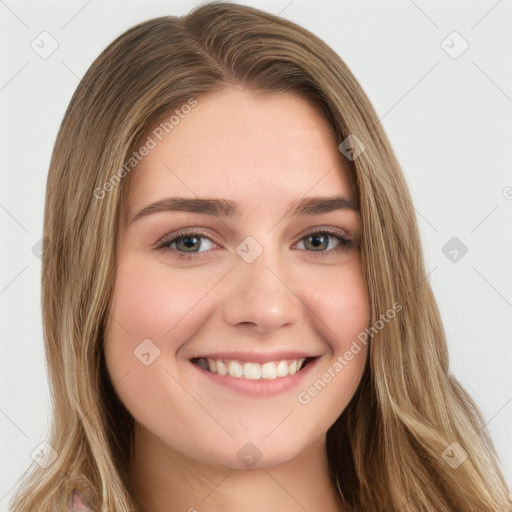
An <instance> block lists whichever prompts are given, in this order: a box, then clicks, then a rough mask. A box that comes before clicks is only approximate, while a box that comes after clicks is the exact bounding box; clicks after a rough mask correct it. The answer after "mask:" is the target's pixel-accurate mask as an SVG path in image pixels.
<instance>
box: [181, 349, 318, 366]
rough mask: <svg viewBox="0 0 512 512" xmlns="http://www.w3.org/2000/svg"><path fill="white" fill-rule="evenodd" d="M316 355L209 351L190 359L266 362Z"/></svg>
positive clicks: (302, 352) (283, 352) (288, 352)
mask: <svg viewBox="0 0 512 512" xmlns="http://www.w3.org/2000/svg"><path fill="white" fill-rule="evenodd" d="M312 357H318V356H317V355H314V354H309V353H307V352H304V351H300V350H295V351H281V352H272V353H261V352H259V353H251V352H209V353H207V354H201V355H197V356H195V357H192V358H191V359H199V358H203V359H214V360H218V359H222V360H228V361H243V362H247V363H268V362H271V361H283V360H285V359H291V360H293V359H302V358H305V359H308V358H312Z"/></svg>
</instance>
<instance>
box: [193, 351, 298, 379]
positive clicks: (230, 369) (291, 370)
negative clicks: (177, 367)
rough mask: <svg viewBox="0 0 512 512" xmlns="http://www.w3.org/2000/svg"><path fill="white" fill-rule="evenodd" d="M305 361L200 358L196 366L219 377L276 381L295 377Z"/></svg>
mask: <svg viewBox="0 0 512 512" xmlns="http://www.w3.org/2000/svg"><path fill="white" fill-rule="evenodd" d="M305 360H306V359H305V358H304V357H303V358H301V359H285V360H282V361H271V362H268V363H263V364H259V363H242V362H240V361H223V360H222V359H217V360H214V359H210V358H208V359H205V358H203V357H200V358H199V359H197V360H196V362H197V364H198V365H199V366H201V368H204V369H205V370H209V371H210V372H212V373H218V374H219V375H230V376H231V377H239V378H244V379H252V380H259V379H276V378H278V377H287V376H288V375H295V374H296V373H297V372H298V371H299V370H300V369H301V368H302V366H303V365H304V361H305Z"/></svg>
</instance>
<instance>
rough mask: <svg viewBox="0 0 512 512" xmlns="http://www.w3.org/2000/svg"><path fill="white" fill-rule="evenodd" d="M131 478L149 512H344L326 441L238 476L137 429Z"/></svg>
mask: <svg viewBox="0 0 512 512" xmlns="http://www.w3.org/2000/svg"><path fill="white" fill-rule="evenodd" d="M129 475H130V478H131V481H132V486H133V490H134V491H135V494H136V496H137V497H138V500H139V501H140V504H141V506H142V507H143V510H144V511H145V512H175V511H188V512H203V511H208V512H221V511H225V510H243V511H244V512H260V511H261V510H268V511H273V510H279V511H280V512H297V511H301V510H322V511H324V512H340V511H342V510H343V507H342V505H341V501H340V498H339V496H338V494H337V492H336V491H335V488H334V486H333V484H332V482H331V480H330V478H329V473H328V466H327V456H326V453H325V436H323V437H322V438H320V439H318V440H317V441H315V442H314V443H313V444H312V445H310V447H309V448H308V449H307V450H306V451H304V452H302V453H301V454H300V455H299V456H297V457H296V458H294V459H292V460H289V461H286V462H284V463H282V464H279V465H276V466H269V467H266V468H257V469H244V470H239V469H231V468H228V467H226V466H221V465H211V464H207V463H204V462H201V461H199V460H195V459H191V458H189V457H187V456H186V455H184V454H182V453H180V452H178V451H176V450H173V449H172V448H170V447H169V446H167V445H165V444H163V443H162V441H161V440H159V439H158V438H157V437H155V436H154V435H153V434H151V432H149V431H148V430H146V429H145V428H143V427H141V426H140V425H137V428H136V429H135V450H134V456H133V460H132V463H131V465H130V467H129ZM171 507H172V508H171Z"/></svg>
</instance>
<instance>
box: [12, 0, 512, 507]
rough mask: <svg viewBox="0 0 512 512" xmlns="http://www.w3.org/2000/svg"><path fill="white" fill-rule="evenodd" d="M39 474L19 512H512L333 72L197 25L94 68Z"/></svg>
mask: <svg viewBox="0 0 512 512" xmlns="http://www.w3.org/2000/svg"><path fill="white" fill-rule="evenodd" d="M44 229H45V245H44V258H43V278H42V286H43V315H44V328H45V343H46V346H45V348H46V353H47V359H48V364H49V371H50V376H51V385H52V392H53V397H54V410H53V425H52V430H51V433H50V437H49V439H48V443H49V445H50V446H51V447H52V449H53V450H55V452H52V454H53V453H54V454H55V455H54V456H53V457H52V460H51V461H48V464H44V465H43V466H45V468H44V469H43V467H42V466H41V465H38V466H36V467H34V468H33V470H32V472H31V473H30V474H29V475H27V477H26V480H25V482H24V485H23V486H22V487H21V488H20V489H19V492H18V494H17V496H16V498H15V500H14V501H13V508H12V510H13V511H15V512H25V511H26V512H28V511H30V512H37V511H41V512H43V511H44V512H47V511H50V510H52V511H53V510H75V511H76V510H104V511H116V512H117V511H122V512H128V511H139V510H145V511H148V512H164V511H166V512H169V511H187V510H188V511H189V512H191V511H195V510H197V511H200V512H202V511H221V510H223V511H226V510H228V511H238V510H245V511H247V512H255V511H262V510H264V511H266V512H268V511H278V510H279V511H298V510H309V511H322V512H326V511H327V512H331V511H332V512H334V511H361V512H363V511H364V512H370V511H376V512H377V511H380V512H382V511H386V512H392V511H412V510H414V511H429V512H441V511H445V512H448V511H450V512H453V511H479V512H482V511H489V512H491V511H492V512H496V511H510V510H512V502H511V499H510V493H509V490H508V489H507V486H506V483H505V481H504V479H503V477H502V475H501V473H500V469H499V466H498V462H497V457H496V454H495V452H494V448H493V446H492V443H491V440H490V439H489V436H488V433H487V431H486V429H485V425H484V421H483V419H482V417H481V414H480V412H479V411H478V408H477V407H476V405H475V403H474V402H473V401H472V399H471V398H470V397H469V396H468V394H467V393H466V392H465V390H464V389H463V388H462V387H461V385H460V384H459V383H458V382H457V380H456V379H455V378H454V377H453V376H452V375H450V373H449V367H448V353H447V348H446V341H445V335H444V332H443V327H442V325H441V321H440V315H439V312H438V309H437V307H436V304H435V301H434V298H433V294H432V291H431V288H430V286H429V283H428V281H427V279H426V274H425V268H424V263H423V259H422V252H421V246H420V242H419V236H418V230H417V226H416V221H415V215H414V209H413V207H412V204H411V199H410V196H409V193H408V190H407V187H406V184H405V180H404V178H403V175H402V173H401V170H400V167H399V164H398V162H397V160H396V158H395V156H394V154H393V151H392V149H391V147H390V144H389V141H388V139H387V138H386V136H385V134H384V133H383V130H382V127H381V126H380V124H379V122H378V118H377V116H376V114H375V112H374V110H373V108H372V107H371V105H370V103H369V101H368V99H367V97H366V96H365V94H364V92H363V91H362V89H361V87H360V86H359V85H358V83H357V81H356V80H355V78H354V77H353V75H352V74H351V73H350V71H349V70H348V69H347V67H346V65H345V64H344V63H343V61H342V60H341V59H340V58H339V57H338V56H337V55H336V54H335V53H334V52H333V51H332V50H331V49H330V48H329V47H327V46H326V45H325V44H324V43H323V42H322V41H320V40H319V39H318V38H317V37H315V36H314V35H312V34H311V33H309V32H307V31H306V30H304V29H303V28H300V27H298V26H296V25H294V24H293V23H291V22H288V21H286V20H283V19H281V18H278V17H275V16H272V15H270V14H266V13H263V12H261V11H259V10H256V9H253V8H249V7H243V6H239V5H235V4H225V3H211V4H208V5H204V6H201V7H199V8H197V9H195V10H194V11H192V12H191V13H189V14H188V15H186V16H184V17H181V18H176V17H164V18H158V19H155V20H151V21H148V22H145V23H142V24H140V25H138V26H136V27H134V28H132V29H131V30H129V31H127V32H126V33H125V34H123V35H121V36H120V37H119V38H118V39H117V40H116V41H114V42H113V43H112V44H111V45H110V46H109V47H108V48H107V49H106V50H105V51H104V52H103V53H102V54H101V55H100V56H99V57H98V59H97V60H96V61H95V62H94V63H93V65H92V66H91V68H90V69H89V71H88V72H87V74H86V75H85V77H84V78H83V80H82V82H81V83H80V85H79V87H78V89H77V91H76V93H75V95H74V97H73V99H72V101H71V104H70V106H69V108H68V110H67V112H66V115H65V118H64V121H63V123H62V127H61V130H60V132H59V135H58V139H57V142H56V145H55V150H54V153H53V157H52V161H51V168H50V173H49V177H48V186H47V195H46V209H45V224H44Z"/></svg>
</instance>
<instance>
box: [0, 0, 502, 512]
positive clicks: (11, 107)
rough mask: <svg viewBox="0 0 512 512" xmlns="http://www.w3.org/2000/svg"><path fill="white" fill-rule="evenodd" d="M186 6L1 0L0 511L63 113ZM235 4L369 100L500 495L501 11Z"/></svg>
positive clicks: (23, 397)
mask: <svg viewBox="0 0 512 512" xmlns="http://www.w3.org/2000/svg"><path fill="white" fill-rule="evenodd" d="M199 3H200V2H194V1H172V2H171V1H148V2H134V1H131V2H126V1H123V2H121V1H118V2H114V1H103V0H92V1H91V0H90V1H88V2H87V1H86V0H81V1H75V0H73V1H66V2H64V1H59V2H51V1H49V2H44V3H43V2H40V3H38V2H35V1H33V2H21V1H15V0H0V34H1V35H0V38H1V43H2V44H1V66H0V119H1V122H0V129H1V136H0V144H1V147H0V152H1V153H0V156H1V158H0V162H1V181H2V186H1V190H0V226H1V229H2V231H1V233H2V237H1V249H2V250H1V267H0V268H1V270H0V307H1V313H0V318H1V338H0V339H1V344H0V365H1V366H0V383H1V388H0V432H1V445H0V461H1V462H0V464H1V468H0V512H1V511H5V510H7V505H8V501H9V499H10V497H11V495H12V490H13V488H14V486H15V485H16V480H17V478H18V477H19V476H20V474H21V473H22V472H23V471H24V470H25V468H26V467H27V466H28V464H29V463H30V462H31V454H32V453H33V451H34V449H35V448H36V447H37V446H38V445H39V444H40V443H41V442H42V441H44V439H45V438H46V435H47V432H48V427H49V392H48V386H47V380H46V369H45V362H44V353H43V344H42V334H41V315H40V267H41V265H40V260H39V258H38V257H37V247H36V249H34V250H33V248H34V246H37V243H38V242H39V240H40V239H41V235H42V219H43V205H44V190H45V183H46V175H47V170H48V165H49V161H50V155H51V151H52V148H53V143H54V141H55V137H56V134H57V130H58V128H59V125H60V122H61V120H62V117H63V115H64V111H65V109H66V107H67V105H68V103H69V100H70V99H71V95H72V93H73V91H74V90H75V88H76V87H77V85H78V82H79V79H80V78H81V77H82V76H83V74H84V73H85V71H86V70H87V68H88V67H89V66H90V64H91V63H92V61H93V59H94V58H95V57H96V56H97V55H98V54H99V53H100V52H101V51H102V50H103V49H104V48H105V47H106V46H107V45H108V44H109V43H110V42H111V41H112V40H113V39H114V38H115V37H117V36H118V35H119V34H121V33H122V32H124V31H125V30H126V29H128V28H129V27H131V26H132V25H134V24H136V23H139V22H141V21H144V20H147V19H150V18H153V17H156V16H163V15H168V14H174V15H180V14H184V13H185V12H187V11H188V10H189V9H190V8H192V7H194V6H195V5H198V4H199ZM241 3H246V4H249V5H253V6H255V7H259V8H262V9H265V10H268V11H270V12H272V13H274V14H279V13H281V14H282V16H284V17H286V18H288V19H290V20H292V21H295V22H297V23H299V24H301V25H303V26H305V27H306V28H308V29H310V30H311V31H313V32H314V33H316V34H317V35H319V36H320V37H321V38H322V39H324V40H325V41H326V42H327V43H328V44H330V45H331V46H332V47H333V48H334V50H335V51H337V52H338V53H339V54H340V55H341V57H342V58H343V59H344V60H345V62H346V63H347V64H348V66H349V67H350V69H351V70H352V72H353V73H354V74H355V76H356V77H357V79H358V80H359V81H360V83H361V85H362V86H363V88H364V89H365V91H366V93H367V94H368V96H369V97H370V100H371V101H372V102H373V105H374V107H375V109H376V111H377V113H378V115H379V117H380V119H381V120H382V123H383V125H384V128H385V130H386V131H387V134H388V136H389V138H390V140H391V142H392V144H393V147H394V150H395V152H396V154H397V156H398V158H399V160H400V163H401V165H402V168H403V170H404V173H405V175H406V179H407V181H408V183H409V186H410V189H411V193H412V195H413V199H414V201H415V207H416V210H417V216H418V222H419V226H420V229H421V233H422V240H423V247H424V252H425V257H426V262H427V271H428V272H429V273H430V274H429V279H430V282H431V284H432V286H433V289H434V292H435V295H436V298H437V300H438V303H439V306H440V309H441V312H442V316H443V321H444V325H445V329H446V333H447V337H448V342H449V349H450V354H451V370H452V372H453V373H454V374H455V375H456V377H457V378H458V379H459V380H460V381H461V382H462V383H463V385H464V386H465V387H466V388H467V389H468V391H469V392H470V393H471V395H472V396H473V397H474V399H475V400H476V402H477V404H478V405H479V407H480V408H481V411H482V413H483V415H484V417H485V419H486V421H487V422H488V428H489V430H490V432H491V435H492V437H493V439H494V442H495V445H496V448H497V451H498V454H499V455H500V458H501V461H502V467H503V471H504V473H505V476H506V478H507V481H508V482H509V484H511V483H512V443H511V442H510V434H511V433H512V428H511V427H512V383H511V379H510V372H511V370H510V367H511V365H512V344H511V343H510V333H511V332H512V314H511V313H512V278H511V274H512V273H511V266H512V244H511V243H510V241H511V240H510V239H511V237H510V233H511V229H510V225H511V220H512V173H511V153H512V144H511V138H510V135H511V124H512V73H511V68H510V63H511V62H512V48H511V47H512V45H511V39H512V37H511V35H510V34H511V33H512V30H511V29H512V1H511V0H499V1H496V0H493V1H476V2H470V1H451V2H433V1H426V0H414V1H413V0H401V1H379V2H377V1H372V2H368V1H367V2H362V1H359V2H355V1H339V2H334V1H332V2H326V1H315V2H312V1H310V2H308V1H306V0H292V1H291V2H290V1H289V0H279V1H278V0H274V1H257V0H254V1H247V2H241ZM43 31H46V32H48V33H49V34H51V37H52V38H53V39H54V40H55V41H57V43H58V48H57V49H56V51H55V52H54V53H53V54H51V55H50V56H48V57H47V58H42V57H41V56H40V54H39V53H37V52H36V51H34V49H33V48H32V47H31V44H33V45H34V46H36V45H39V50H38V51H39V52H43V51H44V49H46V50H49V49H51V40H50V39H49V38H48V37H49V36H40V34H41V33H42V32H43ZM454 31H456V32H458V33H459V34H460V36H461V37H459V36H457V35H453V34H452V33H453V32H454ZM43 37H46V38H47V39H45V40H43V42H41V41H42V39H41V38H43ZM462 38H463V39H462ZM464 40H465V41H466V42H467V44H468V45H469V46H468V48H467V49H466V51H464V52H463V53H462V54H461V55H458V54H459V53H460V52H461V50H462V49H463V48H464V45H465V44H466V43H464ZM33 41H35V42H34V43H32V42H33ZM443 41H444V43H443ZM43 44H44V49H43ZM450 53H451V55H450ZM45 56H46V55H45ZM455 57H456V58H455ZM453 237H457V239H458V240H459V241H455V242H454V241H452V242H450V244H449V245H448V246H446V244H447V243H448V242H449V241H450V240H451V239H452V238H453ZM451 244H455V245H453V246H452V245H451ZM461 244H464V246H465V247H466V248H467V253H466V254H464V255H463V256H462V257H461V255H462V250H461V248H462V249H463V247H462V245H461ZM443 248H444V252H443ZM454 249H455V250H456V251H457V257H456V261H452V260H453V259H454V257H455V253H453V252H451V253H450V251H453V250H454ZM507 434H508V435H507Z"/></svg>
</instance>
